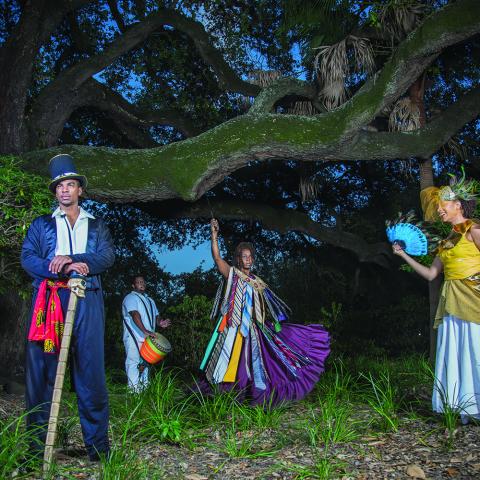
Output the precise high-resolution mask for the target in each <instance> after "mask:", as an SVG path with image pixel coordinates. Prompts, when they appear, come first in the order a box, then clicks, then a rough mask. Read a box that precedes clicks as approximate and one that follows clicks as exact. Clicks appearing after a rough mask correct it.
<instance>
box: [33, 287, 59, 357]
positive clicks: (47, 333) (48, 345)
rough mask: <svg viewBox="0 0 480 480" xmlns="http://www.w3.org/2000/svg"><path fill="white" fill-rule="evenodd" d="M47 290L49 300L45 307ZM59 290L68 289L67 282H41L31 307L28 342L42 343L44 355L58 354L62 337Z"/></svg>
mask: <svg viewBox="0 0 480 480" xmlns="http://www.w3.org/2000/svg"><path fill="white" fill-rule="evenodd" d="M47 288H48V289H49V290H50V298H49V299H48V305H47ZM59 288H68V285H67V282H60V281H53V280H43V282H42V283H41V284H40V287H39V288H38V294H37V298H36V300H35V306H34V307H33V315H32V323H31V324H30V330H29V331H28V340H29V341H30V342H41V341H43V342H44V344H43V350H44V352H45V353H59V352H60V344H61V342H62V335H63V324H64V320H63V311H62V304H61V302H60V297H59V296H58V289H59Z"/></svg>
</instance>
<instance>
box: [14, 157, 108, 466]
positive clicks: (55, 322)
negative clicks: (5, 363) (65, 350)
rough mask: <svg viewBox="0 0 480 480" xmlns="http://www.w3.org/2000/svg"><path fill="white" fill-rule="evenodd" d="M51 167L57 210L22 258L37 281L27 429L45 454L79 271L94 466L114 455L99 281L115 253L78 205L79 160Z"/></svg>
mask: <svg viewBox="0 0 480 480" xmlns="http://www.w3.org/2000/svg"><path fill="white" fill-rule="evenodd" d="M49 168H50V174H51V178H52V181H51V183H50V186H49V188H50V190H51V191H52V193H53V194H54V195H55V197H56V199H57V201H58V207H57V208H56V210H55V211H54V212H53V213H52V214H51V215H42V216H40V217H38V218H36V219H35V220H34V221H33V222H32V224H31V225H30V228H29V230H28V232H27V236H26V238H25V240H24V243H23V247H22V254H21V262H22V267H23V268H24V269H25V270H26V271H27V273H28V274H29V275H30V276H31V277H32V278H33V287H34V292H33V307H34V308H33V309H32V312H33V311H34V312H35V318H32V323H31V325H30V329H29V333H28V340H29V341H28V342H27V349H26V406H27V410H28V412H29V413H28V415H27V428H28V429H29V430H30V431H31V432H32V433H33V435H34V436H35V439H36V440H35V441H34V442H33V445H32V446H33V447H34V448H35V449H37V450H38V451H39V453H40V452H41V451H42V449H43V446H44V443H45V437H46V430H47V425H48V418H49V414H50V402H51V398H52V392H53V385H54V381H55V374H56V368H57V359H58V353H59V350H60V341H61V333H62V331H63V318H62V317H63V315H62V313H63V314H65V315H66V311H67V304H68V298H69V289H68V288H67V287H66V282H67V281H68V277H70V276H71V275H72V274H74V272H76V273H78V274H80V275H84V276H85V277H86V279H87V288H86V292H85V298H83V299H79V300H78V304H77V309H76V314H75V323H74V327H73V336H72V342H71V347H70V352H71V364H70V368H71V371H72V379H73V383H74V387H75V391H76V394H77V401H78V412H79V416H80V423H81V426H82V432H83V439H84V442H85V446H86V448H87V452H88V455H89V457H90V459H91V460H98V459H99V456H100V455H102V454H104V455H108V452H109V442H108V395H107V388H106V381H105V367H104V307H103V294H102V285H101V281H100V274H101V273H102V272H104V271H105V270H106V269H107V268H108V267H110V266H111V265H112V264H113V262H114V259H115V255H114V249H113V244H112V239H111V236H110V233H109V231H108V229H107V227H106V226H105V224H104V223H103V221H102V220H101V219H97V218H95V217H94V216H93V215H91V214H90V213H88V212H87V211H85V210H84V209H83V208H82V207H80V205H79V198H80V196H81V195H82V192H83V189H84V188H85V187H86V186H87V179H86V177H85V176H83V175H80V174H78V173H77V172H76V170H75V166H74V163H73V158H72V157H71V156H70V155H65V154H61V155H57V156H55V157H53V158H52V159H51V160H50V164H49ZM60 307H61V308H60ZM39 312H41V314H39ZM32 317H33V315H32ZM32 409H33V411H32Z"/></svg>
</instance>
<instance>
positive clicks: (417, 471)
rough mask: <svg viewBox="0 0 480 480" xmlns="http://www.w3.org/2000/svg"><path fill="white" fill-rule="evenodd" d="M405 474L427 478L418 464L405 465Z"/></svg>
mask: <svg viewBox="0 0 480 480" xmlns="http://www.w3.org/2000/svg"><path fill="white" fill-rule="evenodd" d="M407 475H408V476H409V477H413V478H427V477H425V472H424V471H423V470H422V469H421V468H420V467H419V466H418V465H409V466H408V467H407Z"/></svg>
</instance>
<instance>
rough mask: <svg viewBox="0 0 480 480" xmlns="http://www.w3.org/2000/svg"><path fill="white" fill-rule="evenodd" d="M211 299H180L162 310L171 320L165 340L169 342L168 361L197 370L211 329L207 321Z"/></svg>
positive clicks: (195, 297)
mask: <svg viewBox="0 0 480 480" xmlns="http://www.w3.org/2000/svg"><path fill="white" fill-rule="evenodd" d="M211 309H212V301H211V300H208V299H207V297H205V296H203V295H195V296H193V297H189V296H188V295H187V296H185V297H184V298H183V301H182V303H180V304H178V305H176V306H173V307H170V308H168V309H167V311H166V315H165V316H167V317H169V318H170V319H171V320H172V326H171V327H170V328H169V329H168V333H166V334H167V335H168V339H169V340H170V343H171V344H172V354H171V360H170V361H171V362H172V363H174V364H176V365H179V366H182V367H184V368H186V369H188V370H195V369H198V367H199V365H200V362H201V361H202V357H203V352H204V351H205V348H206V347H207V343H208V340H209V339H210V335H211V334H212V330H213V328H214V325H213V322H212V321H211V320H210V311H211Z"/></svg>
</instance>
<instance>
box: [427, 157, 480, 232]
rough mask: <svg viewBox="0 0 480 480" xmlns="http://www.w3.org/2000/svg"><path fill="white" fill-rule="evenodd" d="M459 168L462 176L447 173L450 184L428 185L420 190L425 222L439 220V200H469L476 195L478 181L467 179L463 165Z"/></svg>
mask: <svg viewBox="0 0 480 480" xmlns="http://www.w3.org/2000/svg"><path fill="white" fill-rule="evenodd" d="M461 170H462V176H461V177H460V178H458V177H456V176H455V175H453V174H451V173H449V174H448V175H449V176H450V185H445V186H443V187H440V188H437V187H428V188H424V189H423V190H422V191H421V192H420V202H421V204H422V210H423V218H424V219H425V220H426V221H427V222H435V221H437V220H439V216H438V213H437V209H438V204H439V202H440V201H452V200H465V201H469V200H474V199H476V198H477V197H478V190H479V188H478V187H479V184H478V182H477V181H476V180H467V179H466V176H465V170H464V168H463V166H462V167H461Z"/></svg>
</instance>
